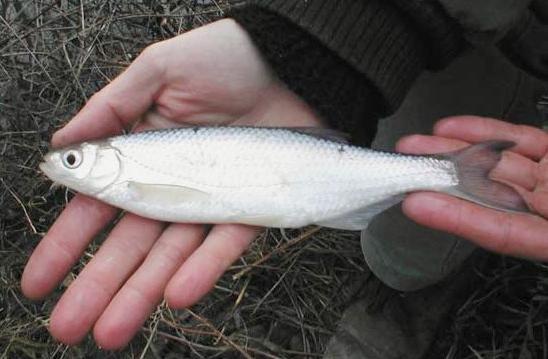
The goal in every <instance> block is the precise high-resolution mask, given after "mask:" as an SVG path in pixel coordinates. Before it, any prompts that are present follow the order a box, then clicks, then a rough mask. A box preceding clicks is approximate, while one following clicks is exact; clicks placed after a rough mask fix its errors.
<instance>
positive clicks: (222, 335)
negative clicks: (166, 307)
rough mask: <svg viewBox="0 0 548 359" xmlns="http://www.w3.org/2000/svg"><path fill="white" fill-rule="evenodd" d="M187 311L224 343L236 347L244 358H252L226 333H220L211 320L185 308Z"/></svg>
mask: <svg viewBox="0 0 548 359" xmlns="http://www.w3.org/2000/svg"><path fill="white" fill-rule="evenodd" d="M187 312H188V313H190V315H192V316H193V317H194V318H195V319H197V320H198V321H200V322H201V323H202V324H204V325H205V326H206V327H208V328H209V329H211V331H213V332H214V333H215V335H216V336H218V337H219V338H221V340H222V341H224V342H225V343H227V344H228V345H230V346H231V347H232V348H234V349H236V350H237V351H238V352H240V354H242V356H243V357H244V358H246V359H252V357H251V356H250V355H249V354H248V353H247V352H246V351H245V350H244V349H243V348H242V347H240V346H239V345H238V344H236V343H234V342H233V341H232V340H230V339H229V338H228V337H227V336H226V335H224V334H223V333H221V332H220V331H219V330H218V329H217V328H215V326H214V325H213V324H211V322H210V321H209V320H207V319H205V318H204V317H202V316H200V315H198V314H196V313H194V312H193V311H191V310H190V309H187Z"/></svg>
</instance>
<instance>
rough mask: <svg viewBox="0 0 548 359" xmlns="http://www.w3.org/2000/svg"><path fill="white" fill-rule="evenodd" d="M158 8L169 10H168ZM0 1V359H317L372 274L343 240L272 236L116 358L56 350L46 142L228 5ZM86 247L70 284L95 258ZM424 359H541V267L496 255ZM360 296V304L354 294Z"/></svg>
mask: <svg viewBox="0 0 548 359" xmlns="http://www.w3.org/2000/svg"><path fill="white" fill-rule="evenodd" d="M165 3H167V2H165ZM165 3H164V2H159V1H146V0H144V1H129V0H123V1H113V0H96V1H68V0H60V1H30V0H27V1H23V0H0V204H1V208H2V209H1V212H0V358H4V357H6V358H61V357H67V358H89V357H116V358H125V357H128V358H129V357H131V358H148V357H153V358H166V357H171V358H181V357H190V358H205V357H207V358H209V357H222V358H230V357H267V358H278V357H319V356H321V353H322V351H323V349H324V346H325V343H326V339H327V338H328V337H329V336H330V335H331V333H332V331H333V330H334V326H335V323H336V321H337V319H338V318H339V316H340V314H341V312H342V310H344V308H345V306H346V305H348V303H349V302H350V301H352V299H353V298H355V297H356V296H357V295H359V294H360V293H361V291H360V285H361V283H362V282H363V279H364V278H365V277H366V276H367V270H366V267H365V265H364V263H363V260H362V258H361V255H360V250H359V244H358V241H357V237H356V235H355V234H353V233H349V232H336V231H329V230H321V231H317V230H315V229H310V228H309V229H304V230H302V231H285V232H282V231H276V230H270V231H267V232H266V233H265V234H264V235H263V236H262V237H261V238H259V240H257V241H255V242H254V244H253V247H252V248H251V250H249V251H248V253H247V255H246V256H245V257H244V258H242V259H241V260H240V261H239V262H237V263H236V264H235V265H234V266H233V267H232V268H231V269H230V271H229V272H228V273H227V274H226V275H225V276H224V277H223V278H222V279H221V280H220V282H219V283H218V285H217V286H216V288H215V290H214V291H213V292H212V293H211V294H210V295H209V296H208V297H206V298H205V299H204V300H202V301H201V302H200V303H199V304H198V305H196V306H194V307H193V308H191V310H182V311H173V310H169V309H167V308H165V307H164V306H161V307H159V308H158V310H157V311H156V312H155V313H154V315H153V316H152V317H151V319H150V320H149V321H148V322H147V323H146V325H145V326H144V327H143V330H142V331H141V333H140V334H139V335H138V337H137V338H136V339H135V340H134V341H133V342H132V343H131V345H130V346H129V347H128V348H127V349H125V350H124V351H121V352H117V353H105V352H103V351H101V350H100V349H98V348H97V347H96V346H95V345H94V344H93V342H92V341H91V339H88V340H86V341H85V342H84V343H82V344H81V345H79V346H77V347H71V348H69V347H66V346H63V345H59V344H57V343H55V342H54V341H53V340H52V339H51V338H50V337H49V335H48V333H47V330H46V327H47V323H48V315H49V313H50V311H51V309H52V306H53V304H54V303H55V301H56V299H57V298H58V296H59V295H60V293H61V292H62V290H63V289H64V288H63V286H61V287H60V288H59V289H58V290H57V291H56V292H55V293H54V294H53V295H52V296H51V297H49V298H48V299H47V300H45V301H43V302H38V303H33V302H29V301H27V300H25V299H24V298H23V297H22V295H21V293H20V290H19V279H20V275H21V272H22V269H23V267H24V264H25V261H26V260H27V258H28V256H29V254H30V252H31V251H32V249H33V248H34V246H35V245H36V243H37V241H38V240H39V239H40V238H41V236H42V235H43V233H45V232H46V231H47V229H48V227H49V225H51V223H52V222H53V220H54V219H55V217H56V216H57V214H58V213H59V211H60V210H61V209H62V207H63V206H64V204H65V203H66V201H67V200H68V198H70V196H71V195H70V193H67V192H66V191H65V190H63V189H57V190H51V189H50V188H49V183H48V181H46V180H45V179H44V178H43V177H42V176H41V175H40V173H39V172H38V171H37V169H36V168H37V167H36V165H37V163H38V161H39V160H40V158H41V156H42V154H43V153H44V152H45V151H46V150H47V146H48V141H49V138H50V136H51V133H52V132H53V131H54V130H55V129H56V128H58V127H59V126H61V125H62V124H63V123H64V122H65V121H66V120H67V119H69V118H70V117H71V116H72V115H73V114H74V113H75V112H76V111H77V110H78V109H79V108H80V107H81V106H82V104H83V103H84V102H85V101H86V99H88V98H89V97H90V96H91V95H92V94H93V93H94V92H96V91H97V90H98V89H100V88H101V87H102V86H103V85H104V84H105V83H107V82H108V81H109V80H111V79H112V78H114V77H115V75H116V74H117V73H119V72H120V71H121V70H122V69H123V68H124V67H126V66H127V65H128V64H129V63H130V62H131V60H132V59H133V58H135V56H136V55H137V54H138V53H139V52H140V50H141V49H142V48H143V47H145V46H146V45H147V44H149V43H151V42H154V41H157V40H161V39H164V38H169V37H172V36H174V35H176V34H178V33H181V32H184V31H186V30H188V29H190V28H192V27H195V26H199V25H201V24H204V23H206V22H208V21H211V19H214V18H215V17H218V16H221V15H222V12H223V10H225V9H226V8H227V7H228V6H229V5H228V4H227V2H226V1H216V2H215V1H213V2H212V4H210V5H200V3H202V2H201V1H190V0H188V1H173V2H169V3H170V5H166V4H165ZM96 248H97V244H95V245H92V246H91V247H90V248H89V249H88V251H87V255H86V256H84V259H83V260H82V262H81V263H79V264H78V265H77V266H76V267H75V268H74V269H73V272H72V273H71V276H75V275H76V274H77V273H78V271H79V270H80V269H81V267H82V265H83V264H84V263H85V261H86V260H87V259H88V258H89V257H90V256H91V255H92V254H93V253H94V251H95V250H96ZM492 262H493V263H492V265H491V266H490V269H489V270H487V271H485V272H484V273H481V275H482V278H481V279H480V281H481V282H482V284H483V285H481V286H480V287H478V289H477V291H476V292H475V293H473V294H472V295H471V296H470V297H469V298H468V300H467V301H466V302H465V303H464V304H462V305H461V306H460V308H457V309H458V310H456V311H455V313H454V315H453V318H452V320H451V321H450V322H448V326H447V329H446V330H445V331H443V332H441V333H440V335H439V340H438V342H437V344H436V346H435V348H434V350H433V354H432V357H433V358H443V357H447V358H520V359H521V358H524V359H527V358H548V348H547V345H548V344H547V343H548V340H547V338H546V336H547V335H548V334H547V324H548V323H547V321H548V319H547V305H548V304H547V303H548V280H547V279H546V278H547V277H548V276H547V275H548V268H547V267H545V266H542V265H536V264H532V263H527V262H522V261H517V260H505V259H501V258H498V257H493V260H492ZM362 294H363V293H362Z"/></svg>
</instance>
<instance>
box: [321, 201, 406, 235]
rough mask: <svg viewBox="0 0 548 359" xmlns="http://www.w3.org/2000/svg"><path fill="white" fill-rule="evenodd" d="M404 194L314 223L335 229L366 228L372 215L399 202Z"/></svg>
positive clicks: (358, 229)
mask: <svg viewBox="0 0 548 359" xmlns="http://www.w3.org/2000/svg"><path fill="white" fill-rule="evenodd" d="M404 196H405V195H402V194H398V195H395V196H392V197H389V198H387V199H385V200H382V201H379V202H375V203H373V204H370V205H367V206H366V207H362V208H359V209H357V210H355V211H352V212H349V213H345V214H344V215H342V216H338V217H334V218H329V219H327V220H323V221H320V222H318V223H316V224H317V225H319V226H323V227H329V228H335V229H344V230H348V231H361V230H364V229H366V228H367V226H368V225H369V222H371V220H372V219H373V217H375V216H376V215H377V214H379V213H381V212H383V211H384V210H386V209H388V208H390V207H392V206H393V205H395V204H396V203H398V202H401V201H402V200H403V198H404Z"/></svg>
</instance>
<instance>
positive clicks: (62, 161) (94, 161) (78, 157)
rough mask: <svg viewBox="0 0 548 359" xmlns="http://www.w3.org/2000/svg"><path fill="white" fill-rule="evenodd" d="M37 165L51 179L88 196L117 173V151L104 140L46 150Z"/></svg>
mask: <svg viewBox="0 0 548 359" xmlns="http://www.w3.org/2000/svg"><path fill="white" fill-rule="evenodd" d="M39 167H40V170H42V172H44V174H45V175H46V176H48V177H49V178H50V179H51V180H52V181H54V182H56V183H60V184H62V185H64V186H67V187H69V188H71V189H73V190H76V191H78V192H81V193H84V194H88V195H95V194H97V193H99V192H101V191H102V190H104V189H106V188H107V187H109V186H110V185H111V184H112V183H114V182H115V181H116V179H117V178H118V177H119V175H120V172H121V162H120V158H119V153H118V151H117V150H116V149H115V148H113V147H111V146H110V145H108V143H104V142H103V143H86V142H84V143H82V144H80V145H75V146H69V147H65V148H62V149H59V150H53V151H50V152H48V153H47V154H46V155H45V156H44V160H43V162H42V163H41V164H40V166H39Z"/></svg>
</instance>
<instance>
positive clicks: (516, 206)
mask: <svg viewBox="0 0 548 359" xmlns="http://www.w3.org/2000/svg"><path fill="white" fill-rule="evenodd" d="M514 146H515V143H513V142H510V141H487V142H483V143H479V144H477V145H473V146H470V147H467V148H465V149H463V150H460V151H457V152H452V153H448V154H445V155H443V157H445V158H447V159H449V160H450V161H452V162H453V163H454V165H455V167H456V170H457V176H458V179H459V184H458V185H457V186H454V187H451V188H450V189H449V190H447V192H448V193H449V194H451V195H453V196H456V197H459V198H463V199H466V200H469V201H472V202H475V203H478V204H481V205H483V206H486V207H490V208H494V209H499V210H504V211H510V212H529V209H528V207H527V204H526V203H525V201H524V200H523V198H522V197H521V196H520V195H519V193H518V192H517V191H516V190H514V189H513V188H512V187H510V186H508V185H505V184H503V183H500V182H495V181H493V180H491V179H490V178H489V173H490V172H491V170H492V169H493V168H495V166H496V165H497V164H498V163H499V161H500V159H501V157H502V151H504V150H507V149H509V148H511V147H514Z"/></svg>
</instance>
